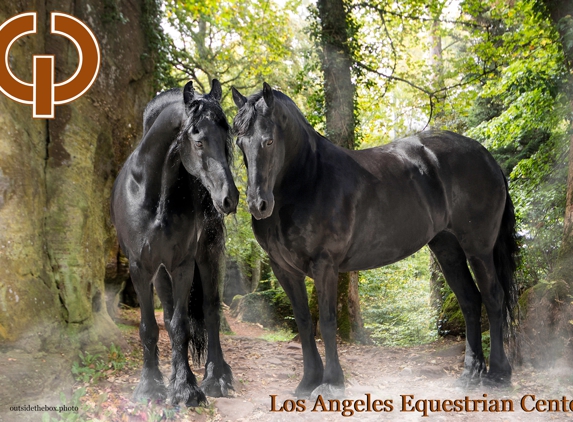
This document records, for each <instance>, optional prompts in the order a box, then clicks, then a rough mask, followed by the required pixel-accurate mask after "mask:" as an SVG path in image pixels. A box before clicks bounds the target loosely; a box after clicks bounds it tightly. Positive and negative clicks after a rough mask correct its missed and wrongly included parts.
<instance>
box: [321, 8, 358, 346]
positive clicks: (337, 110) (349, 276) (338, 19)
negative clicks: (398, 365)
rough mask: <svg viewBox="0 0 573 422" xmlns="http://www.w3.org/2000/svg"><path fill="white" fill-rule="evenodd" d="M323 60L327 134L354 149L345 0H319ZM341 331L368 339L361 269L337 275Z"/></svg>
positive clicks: (350, 337) (347, 336)
mask: <svg viewBox="0 0 573 422" xmlns="http://www.w3.org/2000/svg"><path fill="white" fill-rule="evenodd" d="M317 7H318V15H319V19H320V46H321V50H322V51H321V55H320V57H321V64H322V72H323V75H324V104H325V115H326V136H327V138H329V139H330V140H331V141H332V142H334V143H336V144H337V145H340V146H343V147H345V148H349V149H354V147H355V144H356V137H355V112H354V111H355V110H354V104H355V95H356V89H355V86H354V84H353V83H352V78H351V73H350V69H351V66H352V58H351V50H350V46H349V40H348V23H347V22H348V16H347V13H346V9H345V5H344V1H343V0H318V2H317ZM337 319H338V333H339V335H340V337H341V338H342V339H343V340H346V341H357V342H365V341H366V335H365V332H364V324H363V322H362V315H361V313H360V301H359V297H358V272H351V273H340V275H339V278H338V318H337Z"/></svg>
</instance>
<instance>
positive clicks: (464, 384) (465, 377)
mask: <svg viewBox="0 0 573 422" xmlns="http://www.w3.org/2000/svg"><path fill="white" fill-rule="evenodd" d="M480 384H481V376H480V375H479V374H475V375H473V376H472V375H469V374H462V375H461V376H460V377H459V378H458V379H457V380H456V382H455V383H454V385H455V386H456V387H458V388H463V389H467V388H475V387H477V386H479V385H480Z"/></svg>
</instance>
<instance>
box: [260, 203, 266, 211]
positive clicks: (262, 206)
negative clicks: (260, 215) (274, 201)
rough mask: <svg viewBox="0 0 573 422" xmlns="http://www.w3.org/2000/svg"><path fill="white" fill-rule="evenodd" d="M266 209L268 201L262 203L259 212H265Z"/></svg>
mask: <svg viewBox="0 0 573 422" xmlns="http://www.w3.org/2000/svg"><path fill="white" fill-rule="evenodd" d="M266 209H267V201H261V206H260V207H259V210H260V211H261V212H265V210H266Z"/></svg>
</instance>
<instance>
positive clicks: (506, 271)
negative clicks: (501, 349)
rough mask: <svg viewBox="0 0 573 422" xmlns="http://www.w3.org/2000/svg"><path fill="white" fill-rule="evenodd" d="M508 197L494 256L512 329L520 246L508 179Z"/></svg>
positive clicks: (508, 322) (516, 296)
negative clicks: (515, 274) (515, 277)
mask: <svg viewBox="0 0 573 422" xmlns="http://www.w3.org/2000/svg"><path fill="white" fill-rule="evenodd" d="M505 189H506V192H507V194H506V199H505V209H504V210H503V216H502V219H501V227H500V229H499V234H498V235H497V241H496V242H495V246H494V249H493V257H494V263H495V269H496V272H497V279H498V280H499V282H500V283H501V286H502V288H503V293H504V296H505V309H506V322H507V324H508V325H509V327H510V331H511V329H512V326H513V324H512V322H513V320H514V319H513V317H514V314H513V310H514V308H515V305H516V303H517V298H518V289H517V283H516V282H515V279H514V273H515V269H516V268H517V262H518V255H519V246H518V243H517V233H516V231H515V210H514V208H513V202H512V201H511V197H510V196H509V189H508V185H507V180H506V181H505Z"/></svg>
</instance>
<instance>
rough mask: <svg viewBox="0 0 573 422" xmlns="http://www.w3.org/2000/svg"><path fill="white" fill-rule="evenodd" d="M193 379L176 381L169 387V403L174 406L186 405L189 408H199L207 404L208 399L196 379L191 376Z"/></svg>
mask: <svg viewBox="0 0 573 422" xmlns="http://www.w3.org/2000/svg"><path fill="white" fill-rule="evenodd" d="M191 377H193V378H191V379H189V378H188V379H186V380H177V379H176V380H174V381H172V383H171V386H170V387H169V394H168V396H169V402H170V404H171V405H172V406H177V405H178V404H179V403H181V402H183V403H185V406H187V407H197V406H201V405H203V404H207V398H206V397H205V394H204V393H203V391H201V389H200V388H199V387H198V386H197V381H195V377H194V376H193V374H191Z"/></svg>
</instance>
